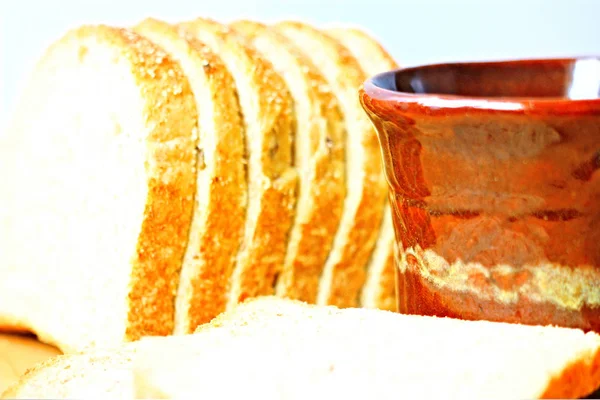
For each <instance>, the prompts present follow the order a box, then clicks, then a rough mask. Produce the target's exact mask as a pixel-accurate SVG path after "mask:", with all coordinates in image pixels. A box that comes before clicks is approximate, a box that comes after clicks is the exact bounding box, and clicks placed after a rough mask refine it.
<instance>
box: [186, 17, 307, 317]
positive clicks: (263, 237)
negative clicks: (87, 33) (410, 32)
mask: <svg viewBox="0 0 600 400" xmlns="http://www.w3.org/2000/svg"><path fill="white" fill-rule="evenodd" d="M179 27H180V28H181V29H183V30H184V31H186V32H187V33H188V34H190V35H192V36H193V37H195V38H196V39H198V40H200V41H202V42H204V43H205V44H206V45H207V46H209V47H210V48H211V49H212V50H213V51H214V52H215V53H217V54H218V55H219V56H220V57H221V59H222V60H223V62H224V63H225V65H226V66H227V68H228V69H229V71H230V72H231V75H232V76H233V79H234V81H235V85H236V88H237V92H238V96H239V103H240V106H241V111H242V115H243V121H244V126H245V135H246V150H247V155H248V161H247V177H248V178H247V179H248V211H247V216H246V224H245V233H244V239H243V243H242V247H241V250H240V252H239V253H238V257H237V264H236V266H235V267H234V270H233V274H232V278H231V282H230V284H231V286H230V293H229V301H228V307H231V306H233V305H235V304H237V303H238V302H239V301H242V300H244V299H246V298H248V297H254V296H258V295H261V294H271V293H273V286H274V282H275V278H276V275H277V274H278V273H279V271H280V270H281V266H282V264H283V261H284V258H285V253H286V244H287V239H288V233H289V230H290V227H291V225H292V220H293V217H294V209H295V203H296V201H295V200H296V185H297V173H296V171H295V169H294V168H293V160H292V155H293V154H292V138H293V135H294V124H293V114H292V113H293V104H292V99H291V97H290V94H289V91H288V89H287V87H286V85H285V82H284V81H283V79H282V78H281V77H280V76H279V75H278V74H277V73H276V72H275V70H274V69H273V67H272V65H271V64H270V63H269V62H268V61H267V60H265V59H264V58H263V57H262V56H261V55H260V54H259V53H258V52H257V51H255V50H254V49H253V48H252V46H251V45H250V44H249V43H247V42H246V41H245V40H244V38H243V37H242V36H241V35H237V34H236V33H235V32H234V31H232V30H230V29H229V28H228V27H226V26H224V25H221V24H220V23H217V22H215V21H212V20H208V19H202V18H198V19H196V20H193V21H189V22H184V23H182V24H180V25H179Z"/></svg>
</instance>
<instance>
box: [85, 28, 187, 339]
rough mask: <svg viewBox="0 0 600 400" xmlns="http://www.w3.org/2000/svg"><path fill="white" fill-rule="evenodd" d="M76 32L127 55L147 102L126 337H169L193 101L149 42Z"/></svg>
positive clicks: (178, 74) (118, 32) (125, 34)
mask: <svg viewBox="0 0 600 400" xmlns="http://www.w3.org/2000/svg"><path fill="white" fill-rule="evenodd" d="M79 32H80V33H79V34H82V35H88V34H92V35H99V36H105V37H106V39H107V40H110V41H111V42H112V43H114V44H115V45H116V46H119V47H120V48H121V49H122V50H123V52H124V55H125V56H126V57H127V58H128V60H129V61H130V62H131V66H132V68H131V72H132V74H133V75H134V77H135V79H136V81H137V83H138V85H139V87H140V90H141V92H142V95H143V97H144V99H145V100H146V104H145V111H146V116H145V119H146V121H147V126H148V127H150V128H151V131H150V133H149V135H148V137H147V138H146V146H147V157H148V159H147V162H146V175H147V179H148V202H147V204H146V209H145V211H144V219H143V222H142V227H141V231H140V234H139V238H138V244H137V249H136V254H135V256H134V258H133V260H132V273H131V282H130V291H129V295H128V298H129V313H128V325H127V329H126V332H125V336H126V339H127V340H136V339H139V338H140V337H142V336H147V335H168V334H171V333H172V332H173V319H174V312H175V304H174V298H175V292H176V290H177V285H178V284H179V273H180V270H181V259H182V257H183V253H184V251H185V244H186V242H187V236H188V230H189V227H190V223H191V218H192V208H193V196H194V192H195V179H194V164H195V157H194V143H195V138H194V136H195V135H196V121H197V113H196V106H195V104H194V97H193V94H192V91H191V89H190V86H189V83H188V81H187V78H186V77H185V75H184V74H183V72H182V70H181V68H180V67H179V65H178V64H177V63H176V62H174V61H173V60H172V59H171V58H169V57H168V56H167V54H166V53H164V52H163V51H162V50H160V49H159V48H158V47H156V46H155V45H154V44H153V43H152V42H150V41H149V40H147V39H144V38H143V37H141V36H139V35H137V34H135V33H133V32H131V31H129V30H126V29H116V28H108V27H101V28H97V29H93V28H92V29H91V30H89V31H88V30H87V29H86V28H83V29H81V30H80V31H79Z"/></svg>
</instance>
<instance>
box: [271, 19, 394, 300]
mask: <svg viewBox="0 0 600 400" xmlns="http://www.w3.org/2000/svg"><path fill="white" fill-rule="evenodd" d="M273 27H274V29H276V30H277V31H279V32H281V33H282V34H283V35H285V36H286V37H288V38H289V39H290V40H292V41H293V42H294V43H295V44H296V45H297V46H298V47H299V48H301V49H302V51H303V52H304V54H306V55H307V56H308V57H310V58H311V60H312V62H313V63H314V64H315V65H316V66H317V68H319V69H320V70H321V72H322V73H323V75H324V76H325V78H326V79H327V82H328V83H329V85H330V86H331V88H332V91H333V93H334V94H335V95H336V96H337V98H338V101H339V102H340V105H341V108H342V111H343V114H344V118H345V123H346V132H347V136H346V182H347V189H346V190H347V191H346V199H345V203H344V211H343V214H342V220H341V224H340V228H339V229H338V231H337V233H336V237H335V239H334V243H333V248H332V251H331V252H330V254H329V257H328V259H327V261H326V264H325V267H324V270H323V275H322V277H321V281H320V286H319V293H318V296H317V304H333V305H337V306H340V307H352V306H356V305H358V297H359V292H360V289H361V287H362V285H363V283H364V281H365V268H366V264H367V262H368V259H369V256H370V255H371V251H372V249H373V246H374V244H375V241H376V239H377V235H378V230H379V226H380V223H381V217H382V214H383V206H384V202H385V196H386V193H387V187H386V185H385V180H384V177H383V171H382V168H381V161H380V158H381V156H380V150H379V143H378V141H377V136H376V134H375V131H374V130H373V128H372V126H371V123H370V122H369V121H368V119H367V116H366V115H365V113H364V111H363V110H362V108H361V106H360V104H359V102H358V97H357V95H356V92H357V90H358V88H359V87H360V86H361V85H362V83H363V81H364V80H365V78H366V75H365V73H364V72H363V71H362V69H361V68H360V66H359V64H358V62H357V61H356V59H355V58H354V57H353V56H352V54H351V53H350V52H349V51H348V50H347V49H346V48H345V47H344V46H342V45H341V44H340V43H338V42H337V41H335V40H334V39H332V38H331V37H329V36H327V35H326V34H324V33H323V32H321V31H319V30H317V29H315V28H313V27H311V26H309V25H307V24H304V23H300V22H291V21H290V22H280V23H277V24H275V25H274V26H273Z"/></svg>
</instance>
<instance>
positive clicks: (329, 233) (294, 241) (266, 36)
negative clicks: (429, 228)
mask: <svg viewBox="0 0 600 400" xmlns="http://www.w3.org/2000/svg"><path fill="white" fill-rule="evenodd" d="M232 27H233V28H234V29H235V30H236V31H238V32H240V33H242V34H243V35H244V36H246V37H247V38H248V40H249V41H250V42H251V43H252V45H253V46H254V47H255V48H256V49H257V50H258V51H259V52H260V53H261V54H262V55H263V56H264V57H265V58H267V59H268V60H269V61H270V62H271V63H272V64H273V67H274V68H275V70H276V71H277V72H278V73H279V74H280V75H281V77H282V78H283V79H284V80H285V83H286V84H287V86H288V88H289V90H290V93H291V95H292V98H293V101H294V103H293V104H294V116H295V118H294V121H295V127H296V129H295V136H294V164H295V166H296V169H297V170H298V175H299V187H298V200H297V206H296V216H295V220H294V225H293V227H292V230H291V232H290V238H289V242H288V246H287V254H286V257H285V261H284V263H283V268H282V270H281V273H280V274H279V278H278V280H277V285H276V293H277V295H279V296H283V297H288V298H293V299H299V300H303V301H307V302H311V303H314V302H315V301H316V297H317V290H318V288H319V279H320V277H321V272H322V270H323V265H324V264H325V260H326V259H327V255H328V254H329V251H330V249H331V243H332V241H333V237H334V235H335V232H336V230H337V228H338V225H339V221H340V217H341V213H342V207H343V200H344V195H345V180H344V172H345V168H344V140H345V132H344V129H345V128H344V121H343V117H342V115H341V111H340V108H339V105H338V102H337V99H336V98H335V96H333V94H332V93H331V91H330V89H329V85H327V82H326V81H325V78H324V77H323V76H322V75H321V73H320V72H319V71H318V70H317V68H316V67H315V66H314V65H313V64H312V62H311V61H310V60H309V59H308V57H306V56H305V55H304V54H302V53H301V52H300V50H299V49H297V48H296V47H295V46H294V45H293V44H292V43H291V42H290V41H289V40H288V39H287V38H285V37H284V36H283V35H281V34H280V33H278V32H276V31H274V30H272V29H269V28H268V27H267V26H265V25H263V24H260V23H258V22H251V21H238V22H235V23H234V24H232Z"/></svg>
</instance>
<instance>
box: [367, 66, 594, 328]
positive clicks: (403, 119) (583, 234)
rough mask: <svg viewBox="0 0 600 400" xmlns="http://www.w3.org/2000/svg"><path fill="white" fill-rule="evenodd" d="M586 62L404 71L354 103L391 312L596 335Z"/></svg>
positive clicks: (370, 84) (590, 87)
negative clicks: (392, 280)
mask: <svg viewBox="0 0 600 400" xmlns="http://www.w3.org/2000/svg"><path fill="white" fill-rule="evenodd" d="M599 88H600V59H597V58H581V59H554V60H520V61H510V62H508V61H507V62H488V63H456V64H439V65H428V66H423V67H416V68H406V69H402V70H398V71H391V72H387V73H383V74H380V75H378V76H375V77H373V78H372V79H370V80H368V81H367V82H366V83H365V84H364V86H363V88H362V89H361V91H360V99H361V102H362V104H363V107H364V109H365V110H366V111H367V113H368V115H369V117H370V118H371V120H372V122H373V124H374V126H375V128H376V130H377V132H378V136H379V141H380V145H381V150H382V154H383V160H384V164H385V173H386V177H387V180H388V184H389V188H390V202H391V205H392V210H393V217H394V218H393V219H394V228H395V232H396V238H397V245H398V246H397V250H398V251H397V257H396V258H397V263H396V264H397V297H398V309H399V311H400V312H402V313H409V314H420V315H436V316H449V317H454V318H462V319H471V320H474V319H485V320H492V321H504V322H516V323H524V324H536V325H537V324H541V325H547V324H553V325H560V326H567V327H578V328H582V329H585V330H595V331H597V332H600V172H599V171H598V169H599V168H600V98H599V93H600V92H599Z"/></svg>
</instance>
